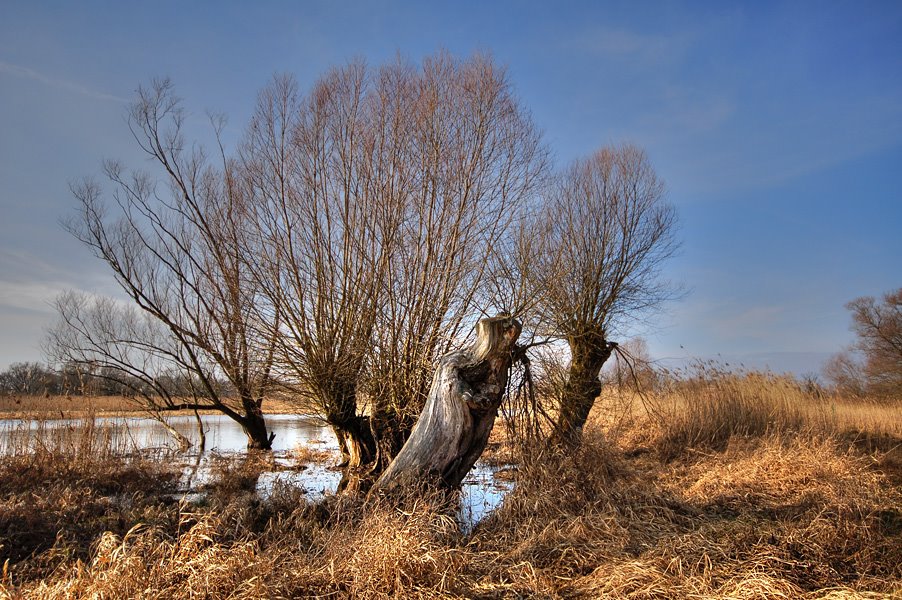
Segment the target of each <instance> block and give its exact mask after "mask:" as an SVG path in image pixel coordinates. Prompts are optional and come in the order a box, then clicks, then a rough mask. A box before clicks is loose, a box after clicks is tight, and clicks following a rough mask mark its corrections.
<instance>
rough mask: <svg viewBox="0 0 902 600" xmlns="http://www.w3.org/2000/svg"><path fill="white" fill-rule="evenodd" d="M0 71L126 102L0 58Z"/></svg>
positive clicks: (101, 98) (99, 98)
mask: <svg viewBox="0 0 902 600" xmlns="http://www.w3.org/2000/svg"><path fill="white" fill-rule="evenodd" d="M0 73H6V74H8V75H12V76H14V77H19V78H21V79H31V80H32V81H38V82H40V83H43V84H44V85H49V86H51V87H55V88H59V89H63V90H66V91H69V92H72V93H74V94H81V95H82V96H88V97H89V98H96V99H98V100H109V101H112V102H119V103H123V104H124V103H126V102H128V99H126V98H121V97H119V96H114V95H112V94H106V93H104V92H98V91H96V90H92V89H91V88H89V87H87V86H85V85H82V84H80V83H75V82H74V81H68V80H65V79H59V78H56V77H49V76H47V75H44V74H43V73H39V72H38V71H35V70H34V69H29V68H28V67H23V66H21V65H14V64H11V63H8V62H4V61H2V60H0Z"/></svg>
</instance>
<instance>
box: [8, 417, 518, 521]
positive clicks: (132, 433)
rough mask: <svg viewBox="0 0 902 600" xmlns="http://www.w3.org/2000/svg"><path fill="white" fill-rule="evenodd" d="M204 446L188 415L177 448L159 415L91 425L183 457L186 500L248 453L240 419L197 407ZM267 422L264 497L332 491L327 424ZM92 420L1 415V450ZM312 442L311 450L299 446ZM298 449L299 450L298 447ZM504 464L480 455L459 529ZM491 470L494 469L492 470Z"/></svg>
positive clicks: (126, 445)
mask: <svg viewBox="0 0 902 600" xmlns="http://www.w3.org/2000/svg"><path fill="white" fill-rule="evenodd" d="M201 421H202V423H203V427H204V433H205V436H206V447H205V449H204V451H203V452H199V451H198V449H197V448H198V442H199V439H200V434H199V431H198V426H197V421H196V419H195V417H193V416H175V417H170V418H169V419H168V420H167V422H168V423H169V425H170V426H172V427H173V428H175V429H176V430H178V431H179V432H180V433H182V434H183V435H185V436H186V437H188V439H189V440H191V441H192V443H194V447H193V448H191V449H189V450H188V451H187V452H179V451H178V444H177V443H176V442H175V440H174V439H173V438H172V436H171V435H169V433H168V432H167V431H166V429H165V428H164V427H163V426H162V425H161V424H160V423H159V422H157V421H154V420H153V419H148V418H141V417H98V418H95V419H94V420H93V427H94V428H95V430H96V431H99V432H101V434H102V435H105V436H109V437H110V444H111V446H112V447H113V448H115V449H116V450H117V451H119V452H122V453H132V452H148V451H151V452H152V451H157V452H158V453H160V455H161V456H165V457H166V459H167V460H173V461H178V462H179V463H181V464H182V465H183V470H182V478H181V481H180V485H179V488H180V489H179V494H180V495H181V497H182V498H184V499H185V500H187V501H189V502H202V501H203V499H204V494H205V492H204V487H205V485H206V484H208V483H209V482H210V480H211V477H212V472H213V468H214V465H215V464H216V462H217V461H221V460H223V459H226V460H229V459H234V460H240V459H242V458H243V457H244V456H245V446H246V444H247V438H246V437H245V435H244V432H243V431H242V430H241V427H240V426H239V425H238V424H237V423H235V422H234V421H232V420H231V419H229V418H228V417H225V416H223V415H202V416H201ZM266 421H267V426H268V427H269V428H270V430H271V431H272V432H274V433H275V434H276V437H275V439H274V440H273V463H272V464H273V467H272V470H269V471H263V472H262V473H261V474H260V477H259V478H258V480H257V485H256V491H257V494H258V495H259V496H260V497H261V498H266V497H268V496H269V495H270V494H271V493H272V491H273V489H274V488H275V487H276V486H291V487H296V488H298V489H300V490H302V491H303V492H304V497H305V498H307V499H308V501H310V502H317V501H319V500H321V499H322V498H323V497H324V496H326V495H328V494H334V493H335V490H336V489H337V487H338V483H339V481H340V480H341V471H340V470H339V469H337V468H336V467H335V464H336V463H337V462H338V455H339V453H338V443H337V441H336V439H335V435H334V434H333V433H332V430H331V429H330V428H329V427H327V426H326V425H325V424H324V423H323V422H322V421H321V420H319V419H317V418H316V417H313V416H305V415H267V417H266ZM88 423H89V422H88V421H85V420H78V419H54V420H41V421H37V420H27V419H24V420H23V419H3V420H0V454H3V453H9V452H11V451H14V449H15V448H21V447H22V444H21V442H16V439H17V438H19V439H21V438H22V437H34V436H36V435H40V436H41V437H42V438H44V437H48V436H49V437H51V438H56V439H58V440H65V439H71V440H73V441H77V440H78V438H79V433H80V430H81V429H83V428H84V427H85V426H86V425H87V424H88ZM302 449H306V450H309V451H310V452H306V451H303V450H302ZM299 450H300V451H299ZM310 455H314V456H318V457H323V458H324V460H317V461H311V460H305V459H304V458H303V457H304V456H310ZM504 470H505V469H504V467H503V466H502V467H498V466H490V465H487V464H483V463H477V464H476V466H475V467H474V468H473V470H472V471H471V472H470V474H469V475H468V476H467V478H466V479H465V480H464V482H463V485H462V487H461V498H460V509H459V512H458V520H459V522H460V524H461V527H462V528H463V529H464V530H469V529H471V528H472V527H473V526H474V525H475V524H476V523H478V522H479V521H480V520H481V519H483V518H484V517H485V516H486V515H488V514H489V513H490V512H491V511H492V510H494V509H495V508H497V507H498V506H499V505H500V504H501V502H502V501H503V499H504V496H505V495H506V494H507V492H509V491H510V490H511V489H513V483H512V482H511V481H508V480H507V478H505V477H504V476H503V475H500V473H501V472H502V471H504ZM496 474H499V475H498V476H497V477H496Z"/></svg>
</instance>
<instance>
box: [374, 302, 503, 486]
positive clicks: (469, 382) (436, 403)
mask: <svg viewBox="0 0 902 600" xmlns="http://www.w3.org/2000/svg"><path fill="white" fill-rule="evenodd" d="M520 329H521V327H520V323H518V322H517V321H516V320H513V319H511V318H509V317H504V316H500V317H493V318H489V319H482V320H481V321H479V324H478V326H477V331H476V336H477V337H476V343H475V344H474V345H473V347H472V348H471V349H469V350H462V351H459V352H454V353H451V354H447V355H445V356H443V357H442V358H440V359H439V360H438V364H437V366H436V371H435V375H434V376H433V378H432V387H431V388H430V390H429V397H428V399H427V400H426V406H425V407H424V408H423V412H422V413H421V414H420V418H419V420H417V423H416V425H414V427H413V431H411V433H410V437H409V438H408V439H407V442H406V443H405V444H404V447H403V448H401V451H400V452H398V455H397V456H396V457H395V458H394V460H393V461H392V462H391V464H390V465H389V466H388V468H387V469H386V470H385V472H384V473H383V474H382V476H381V477H380V478H379V480H378V481H376V483H375V485H374V486H373V492H381V493H388V492H391V491H393V490H395V489H398V488H400V487H405V486H415V485H423V484H426V485H436V486H439V487H442V488H445V489H456V488H458V487H460V484H461V482H462V481H463V479H464V477H465V476H466V474H467V473H468V472H469V471H470V469H471V468H472V467H473V465H474V464H475V463H476V461H477V459H478V458H479V457H480V456H481V455H482V451H483V450H484V449H485V445H486V442H487V441H488V438H489V433H490V432H491V431H492V426H493V425H494V424H495V416H496V415H497V413H498V406H499V405H500V404H501V398H502V396H503V395H504V390H505V388H506V386H507V377H508V370H509V368H510V365H511V359H512V351H513V349H514V344H515V342H516V341H517V338H518V337H519V335H520Z"/></svg>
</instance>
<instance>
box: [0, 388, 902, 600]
mask: <svg viewBox="0 0 902 600" xmlns="http://www.w3.org/2000/svg"><path fill="white" fill-rule="evenodd" d="M783 383H786V382H783ZM783 383H779V382H777V383H775V382H774V380H771V379H767V378H762V379H753V378H748V377H745V376H743V377H740V378H738V379H736V380H723V381H707V382H702V381H698V382H695V383H693V384H692V386H697V387H691V386H690V387H688V388H687V389H684V390H669V391H668V394H670V395H669V396H668V397H667V398H661V399H659V401H658V403H657V404H656V405H655V409H656V411H658V414H657V415H651V416H649V415H646V414H644V413H643V412H642V411H639V410H636V411H634V412H632V413H630V414H629V415H627V416H626V417H624V415H623V413H622V412H621V413H620V414H619V415H618V416H617V419H616V420H611V419H610V418H609V416H610V415H609V414H606V413H605V410H604V409H605V405H604V403H603V402H602V403H601V405H600V406H599V411H597V413H596V414H595V416H594V418H593V420H592V422H591V423H590V426H589V427H588V428H587V430H586V432H585V441H584V444H583V446H582V447H581V448H580V449H579V450H578V451H577V452H575V453H572V454H569V455H565V454H561V453H559V452H557V451H554V450H552V449H549V448H543V447H535V448H529V449H526V451H523V452H521V453H520V454H519V465H518V468H517V470H516V482H517V484H516V488H515V489H514V491H513V492H511V493H510V494H509V495H508V496H507V498H506V499H505V502H504V504H503V506H502V507H501V508H500V509H499V510H497V511H496V512H495V513H494V514H492V515H490V516H489V517H488V518H487V519H485V520H484V521H483V522H481V523H480V524H478V525H477V526H476V527H475V529H473V531H472V532H471V533H468V534H464V533H462V532H461V529H460V527H459V526H458V524H457V523H456V521H455V520H454V518H453V509H454V502H453V500H450V501H449V499H447V498H444V497H441V496H429V495H425V496H424V495H416V496H412V497H410V498H407V499H402V500H400V501H398V500H395V501H392V502H388V501H386V500H375V501H374V500H371V501H368V502H364V501H360V500H352V499H347V498H337V497H330V498H327V499H326V500H325V501H324V502H322V503H320V504H316V505H312V504H308V503H306V502H305V501H304V500H303V497H302V495H301V494H299V493H293V492H292V491H291V490H289V489H285V490H281V491H279V493H274V494H273V495H272V497H271V498H270V499H268V500H267V501H261V500H259V499H258V498H256V497H255V496H254V495H253V494H252V493H249V492H248V486H249V485H250V484H248V483H247V482H248V481H251V482H252V481H253V477H254V473H255V472H259V470H260V469H261V468H268V467H266V465H265V464H264V465H260V464H257V463H254V462H253V461H252V460H248V461H244V462H241V463H223V464H222V465H219V466H218V467H217V469H216V470H215V472H216V474H215V477H214V483H213V484H212V486H211V488H210V489H211V490H213V491H212V492H211V493H212V495H213V496H214V497H215V500H214V501H211V502H210V503H208V504H206V505H204V506H201V507H193V508H190V510H189V507H187V506H186V505H181V506H179V505H175V506H172V505H168V506H167V505H166V504H165V503H163V502H162V500H161V497H160V496H157V497H156V500H154V497H153V492H152V491H151V488H152V486H151V485H150V484H148V483H146V482H147V479H146V477H149V478H150V479H152V480H158V479H160V480H163V481H165V472H163V473H160V472H155V471H153V470H152V468H151V467H147V470H144V471H141V473H142V474H141V475H133V476H132V477H131V478H123V477H121V476H118V477H115V478H116V479H117V480H118V481H120V482H121V485H122V486H123V489H128V490H134V491H133V492H131V493H137V494H139V496H140V494H145V495H144V496H140V497H141V498H142V499H141V500H140V501H139V502H137V503H136V504H135V506H140V507H141V508H140V510H131V509H130V510H124V509H119V508H117V509H116V511H115V514H116V516H117V518H118V519H121V520H120V521H116V522H110V521H104V520H103V519H100V520H96V519H95V520H94V521H91V522H93V523H94V526H93V527H92V528H91V531H90V532H85V533H83V534H82V535H81V537H79V538H78V539H79V544H81V545H80V546H79V548H81V550H80V551H78V552H73V551H72V548H73V544H74V543H73V541H72V540H71V539H65V536H64V538H61V539H59V540H56V539H54V540H52V541H51V540H49V538H47V537H45V538H44V541H43V545H41V546H34V549H33V550H32V551H31V554H28V556H26V557H25V558H22V556H23V555H24V554H23V553H19V554H17V555H16V556H17V557H18V558H13V559H11V560H10V563H11V567H10V569H9V574H8V575H7V576H6V577H5V578H4V579H3V580H2V582H0V596H2V595H3V594H6V595H7V596H11V597H23V598H98V597H108V598H119V597H129V598H198V597H205V598H226V597H228V598H261V597H267V598H291V597H350V598H417V597H419V598H436V597H445V598H508V597H544V598H803V599H815V598H818V599H825V600H826V599H831V600H832V599H840V598H861V599H864V598H886V597H900V596H902V492H900V487H899V484H898V482H897V481H896V480H895V479H894V478H893V471H892V469H889V468H887V464H888V463H887V462H886V460H885V459H886V457H887V456H891V455H892V453H893V452H894V451H895V450H894V449H893V448H896V447H898V444H899V441H900V440H902V437H897V434H898V433H899V432H900V430H899V421H900V419H902V416H900V415H899V414H898V412H893V411H884V409H883V407H880V406H876V405H875V406H871V405H868V404H866V403H858V404H852V403H849V404H846V403H843V401H842V400H841V399H824V398H817V397H815V396H814V395H807V394H806V393H805V391H804V390H799V389H795V390H794V389H793V388H792V387H790V386H783ZM705 386H709V387H707V389H703V388H704V387H705ZM769 386H773V387H769ZM677 392H679V394H682V396H680V395H677ZM695 392H704V393H695ZM692 402H697V405H692V404H691V403H692ZM661 417H663V418H661ZM828 417H829V418H828ZM877 417H879V419H878V418H877ZM693 419H700V420H701V422H697V423H696V422H693ZM871 419H876V420H874V421H870V420H871ZM868 423H871V424H872V425H871V426H870V428H869V425H868ZM878 425H879V427H878ZM856 440H857V441H856ZM862 440H867V442H866V443H864V442H862ZM493 443H494V444H497V445H496V446H495V447H493V453H494V454H495V455H496V457H498V459H499V460H500V459H501V458H502V457H504V458H505V460H507V459H506V457H507V456H509V454H508V453H509V452H510V453H513V450H512V449H511V448H509V447H506V444H505V436H504V435H503V433H498V434H497V435H496V436H494V437H493ZM894 444H895V446H894ZM28 456H30V455H29V453H27V452H25V453H23V454H22V455H21V456H19V457H12V458H9V459H3V460H4V461H6V462H5V463H4V464H3V466H2V469H3V471H2V474H3V475H9V476H10V479H9V481H10V482H11V483H9V484H8V487H5V488H3V493H4V498H5V497H6V494H10V493H11V494H13V495H17V497H22V495H23V494H26V493H29V494H32V495H37V496H39V495H40V494H42V493H43V492H41V491H40V488H37V487H35V486H31V487H29V485H30V484H29V482H30V481H31V480H30V478H29V476H27V475H15V474H16V473H18V472H19V471H20V470H21V464H20V463H17V462H16V461H22V460H26V458H28ZM79 457H80V458H79V460H85V457H84V453H82V454H80V455H79ZM56 460H59V457H57V458H55V459H54V460H52V461H51V460H50V459H49V457H48V458H47V459H46V460H43V461H39V462H47V464H48V465H49V464H53V463H54V461H56ZM103 460H104V461H105V462H106V463H108V466H106V467H102V466H100V465H96V466H93V467H91V468H88V467H84V468H82V470H78V469H75V472H76V473H80V474H81V475H77V476H75V479H76V480H78V479H79V477H82V478H84V479H85V480H86V481H95V483H94V484H93V487H92V486H88V488H89V490H91V491H90V493H88V494H87V495H85V496H84V498H87V499H88V504H87V505H88V506H91V504H90V502H91V498H96V497H98V496H92V495H91V494H99V495H100V496H102V495H103V493H105V488H104V487H103V485H101V484H100V483H99V482H100V481H108V480H109V478H110V476H113V475H116V474H121V473H123V472H125V471H123V470H122V469H125V468H126V465H124V464H119V463H116V460H117V459H116V458H115V457H106V458H104V459H103ZM76 462H78V461H76ZM88 464H90V463H88V462H85V465H88ZM142 464H143V463H142ZM109 465H112V466H109ZM133 466H134V465H133ZM47 468H48V469H49V468H50V467H49V466H48V467H47ZM67 468H75V467H67ZM103 469H107V470H106V471H103ZM88 471H90V472H91V473H93V474H92V475H91V476H88V474H87V472H88ZM103 473H106V475H104V474H103ZM91 477H95V478H96V479H95V480H92V479H91ZM45 479H46V476H45ZM63 479H64V480H65V481H66V482H70V483H71V481H72V479H73V477H70V476H68V475H67V476H66V477H64V478H63ZM0 481H3V482H4V484H0V485H7V484H6V483H5V482H6V478H5V477H4V479H3V480H0ZM95 490H103V493H101V492H99V491H95ZM142 490H143V492H142ZM116 492H117V493H119V490H117V491H116ZM81 498H82V497H79V496H73V497H72V498H71V499H67V500H61V499H60V496H59V495H57V496H53V497H48V498H47V499H46V500H41V502H44V505H43V506H45V507H50V506H51V505H53V504H55V503H62V504H64V505H75V504H77V503H78V502H80V501H81ZM4 502H5V501H4ZM3 506H4V510H8V508H6V507H7V506H8V504H4V505H3ZM23 510H25V509H23ZM92 510H95V509H92ZM3 514H4V513H2V512H0V523H10V522H12V518H11V517H5V516H3ZM17 514H18V515H19V516H17V517H15V518H23V517H24V515H25V514H27V512H22V513H17ZM104 514H106V515H109V514H113V513H104ZM75 518H76V517H75V516H71V515H60V516H59V517H58V521H57V523H58V525H59V526H60V528H61V530H62V531H68V529H69V528H70V526H72V524H73V522H72V519H75ZM8 552H9V550H8V548H7V547H4V549H2V550H0V553H8ZM0 561H2V558H0ZM41 561H44V562H41ZM34 565H41V568H36V567H35V566H34Z"/></svg>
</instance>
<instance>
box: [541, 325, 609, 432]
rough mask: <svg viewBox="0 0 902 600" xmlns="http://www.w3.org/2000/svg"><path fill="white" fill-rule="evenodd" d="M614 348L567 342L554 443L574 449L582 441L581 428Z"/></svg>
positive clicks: (585, 341)
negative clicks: (567, 366) (566, 369)
mask: <svg viewBox="0 0 902 600" xmlns="http://www.w3.org/2000/svg"><path fill="white" fill-rule="evenodd" d="M616 347H617V344H615V343H613V342H607V341H605V340H604V339H603V338H601V339H600V340H596V339H591V338H586V337H580V338H572V339H571V340H570V357H571V358H570V371H569V373H568V374H567V382H566V383H565V384H564V389H563V390H562V392H561V408H560V412H559V413H558V419H557V428H556V431H555V434H554V436H553V438H552V439H553V441H554V442H556V443H558V444H562V445H569V446H575V445H579V443H580V441H581V440H582V433H583V426H584V425H585V424H586V419H587V418H588V417H589V411H591V410H592V406H593V405H594V404H595V399H596V398H598V395H599V394H601V380H600V379H599V374H600V373H601V367H603V366H604V363H605V362H606V361H607V360H608V358H610V356H611V352H613V351H614V348H616Z"/></svg>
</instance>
